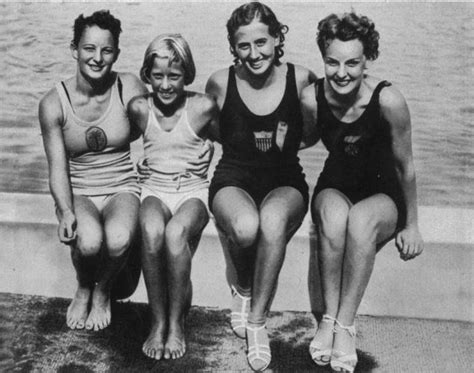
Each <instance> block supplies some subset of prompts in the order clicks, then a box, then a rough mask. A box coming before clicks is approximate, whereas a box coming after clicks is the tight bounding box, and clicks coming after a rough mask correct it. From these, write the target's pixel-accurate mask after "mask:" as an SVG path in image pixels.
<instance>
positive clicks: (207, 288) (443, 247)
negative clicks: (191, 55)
mask: <svg viewBox="0 0 474 373" xmlns="http://www.w3.org/2000/svg"><path fill="white" fill-rule="evenodd" d="M473 222H474V210H467V209H449V208H436V207H421V208H420V224H421V227H420V229H421V230H422V234H423V237H424V239H425V240H426V243H427V245H426V249H425V253H424V254H423V255H422V256H421V257H419V258H418V259H417V260H414V261H410V262H407V263H405V262H403V261H401V260H400V259H399V258H398V253H397V251H396V249H395V247H394V245H393V243H389V244H388V245H387V246H386V247H385V248H384V249H383V250H382V252H381V253H380V254H379V255H378V256H377V263H376V265H375V270H374V273H373V276H372V279H371V281H370V283H369V287H368V289H367V292H366V294H365V297H364V300H363V303H362V305H361V307H360V311H359V313H360V314H370V315H390V316H406V317H422V318H439V319H454V320H465V321H474V316H473V309H472V299H473V298H472V291H473V288H474V286H473V285H474V283H473V277H472V268H473V261H472V259H473V253H474V239H473V237H474V236H473ZM56 225H57V222H56V218H55V216H54V204H53V201H52V198H51V197H50V196H49V195H29V194H10V193H0V237H2V247H1V250H0V292H12V293H23V294H37V295H45V296H60V297H70V296H71V295H72V294H73V292H74V290H75V278H74V277H75V275H74V270H73V267H72V264H71V261H70V257H69V249H68V247H67V246H64V245H62V244H60V243H59V242H58V240H57V234H56V229H57V228H56ZM314 245H315V241H314V239H311V235H310V224H309V217H307V218H306V221H305V223H304V224H303V226H302V227H301V228H300V230H299V231H298V232H297V234H296V235H295V237H294V238H293V239H292V240H291V241H290V243H289V245H288V249H287V256H286V260H285V263H284V266H283V269H282V272H281V275H280V281H279V287H278V292H277V295H276V297H275V300H274V303H273V307H272V309H275V310H300V311H308V310H309V309H311V308H312V309H314V310H318V308H319V307H320V299H319V297H318V296H317V294H318V291H319V289H318V286H319V284H318V281H317V276H318V274H317V266H316V264H315V263H316V257H315V255H314V252H315V250H309V248H310V247H311V248H313V249H314ZM308 268H310V271H308ZM192 278H193V284H194V300H193V303H194V304H196V305H203V306H210V307H219V308H227V307H228V301H229V290H228V286H227V280H226V262H225V258H224V255H223V251H222V247H221V245H220V242H219V239H218V236H217V233H216V230H215V227H214V224H212V223H210V224H209V225H208V227H207V228H206V230H205V232H204V235H203V238H202V240H201V244H200V246H199V249H198V251H197V253H196V256H195V258H194V260H193V270H192ZM308 284H309V286H310V287H311V288H313V290H314V291H313V294H316V296H315V297H313V298H312V299H310V297H309V295H308V291H307V289H308ZM131 299H132V300H134V301H140V302H146V301H147V298H146V291H145V287H144V284H143V279H141V280H140V284H139V286H138V289H137V291H136V292H135V294H134V295H133V296H132V298H131Z"/></svg>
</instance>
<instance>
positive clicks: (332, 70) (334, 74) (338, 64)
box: [323, 39, 367, 95]
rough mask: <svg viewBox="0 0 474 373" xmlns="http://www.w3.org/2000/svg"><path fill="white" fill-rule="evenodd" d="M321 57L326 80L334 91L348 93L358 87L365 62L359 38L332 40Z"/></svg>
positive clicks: (342, 93)
mask: <svg viewBox="0 0 474 373" xmlns="http://www.w3.org/2000/svg"><path fill="white" fill-rule="evenodd" d="M323 59H324V72H325V75H326V80H327V82H328V83H329V87H330V88H331V89H332V90H333V91H334V92H335V93H337V94H339V95H348V94H351V93H354V92H356V91H357V90H358V89H359V87H360V85H361V84H362V80H363V78H364V70H365V68H366V63H367V58H366V57H365V55H364V46H363V45H362V43H361V42H360V40H358V39H353V40H348V41H341V40H339V39H334V40H332V41H331V42H330V43H329V45H328V46H327V48H326V53H325V55H324V58H323Z"/></svg>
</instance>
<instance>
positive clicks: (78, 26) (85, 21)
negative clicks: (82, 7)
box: [72, 10, 122, 48]
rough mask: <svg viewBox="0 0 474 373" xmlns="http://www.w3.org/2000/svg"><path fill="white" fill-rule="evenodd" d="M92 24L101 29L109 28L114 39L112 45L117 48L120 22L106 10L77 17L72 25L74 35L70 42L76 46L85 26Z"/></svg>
mask: <svg viewBox="0 0 474 373" xmlns="http://www.w3.org/2000/svg"><path fill="white" fill-rule="evenodd" d="M94 25H96V26H99V27H100V28H101V29H103V30H109V31H110V33H111V34H112V37H113V39H114V45H115V47H116V48H118V46H119V36H120V33H121V32H122V28H121V23H120V20H118V19H117V18H115V17H114V16H113V15H112V14H110V12H109V11H108V10H98V11H97V12H94V13H92V14H91V15H90V16H88V17H84V15H83V14H81V15H80V16H79V17H77V18H76V20H75V21H74V26H73V31H74V37H73V39H72V44H73V45H74V46H76V47H77V46H78V45H79V41H80V40H81V37H82V34H83V33H84V30H85V29H86V27H90V26H94Z"/></svg>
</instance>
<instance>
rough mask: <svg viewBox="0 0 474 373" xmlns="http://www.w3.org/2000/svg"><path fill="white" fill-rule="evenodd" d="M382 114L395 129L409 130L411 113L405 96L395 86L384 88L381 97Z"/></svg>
mask: <svg viewBox="0 0 474 373" xmlns="http://www.w3.org/2000/svg"><path fill="white" fill-rule="evenodd" d="M379 105H380V112H381V114H382V116H383V117H384V118H385V119H386V120H387V122H388V123H389V124H390V126H391V127H393V128H399V129H402V128H408V127H409V126H410V113H409V110H408V105H407V102H406V100H405V97H404V96H403V94H402V93H401V92H400V91H399V90H398V88H396V87H394V86H388V87H384V88H383V89H382V90H381V91H380V96H379Z"/></svg>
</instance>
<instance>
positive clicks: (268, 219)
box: [260, 186, 307, 240]
mask: <svg viewBox="0 0 474 373" xmlns="http://www.w3.org/2000/svg"><path fill="white" fill-rule="evenodd" d="M306 211H307V209H306V203H305V199H304V197H303V195H302V194H301V192H300V191H299V190H297V189H296V188H294V187H290V186H282V187H278V188H275V189H273V190H272V191H271V192H270V193H268V194H267V196H266V197H265V198H264V200H263V201H262V203H261V205H260V221H261V226H262V229H266V230H270V231H274V232H275V233H279V232H278V230H280V229H284V230H285V232H286V236H287V240H289V239H290V238H291V237H292V236H293V234H294V233H295V232H296V231H297V230H298V228H299V227H300V226H301V223H302V222H303V219H304V216H305V215H306Z"/></svg>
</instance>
